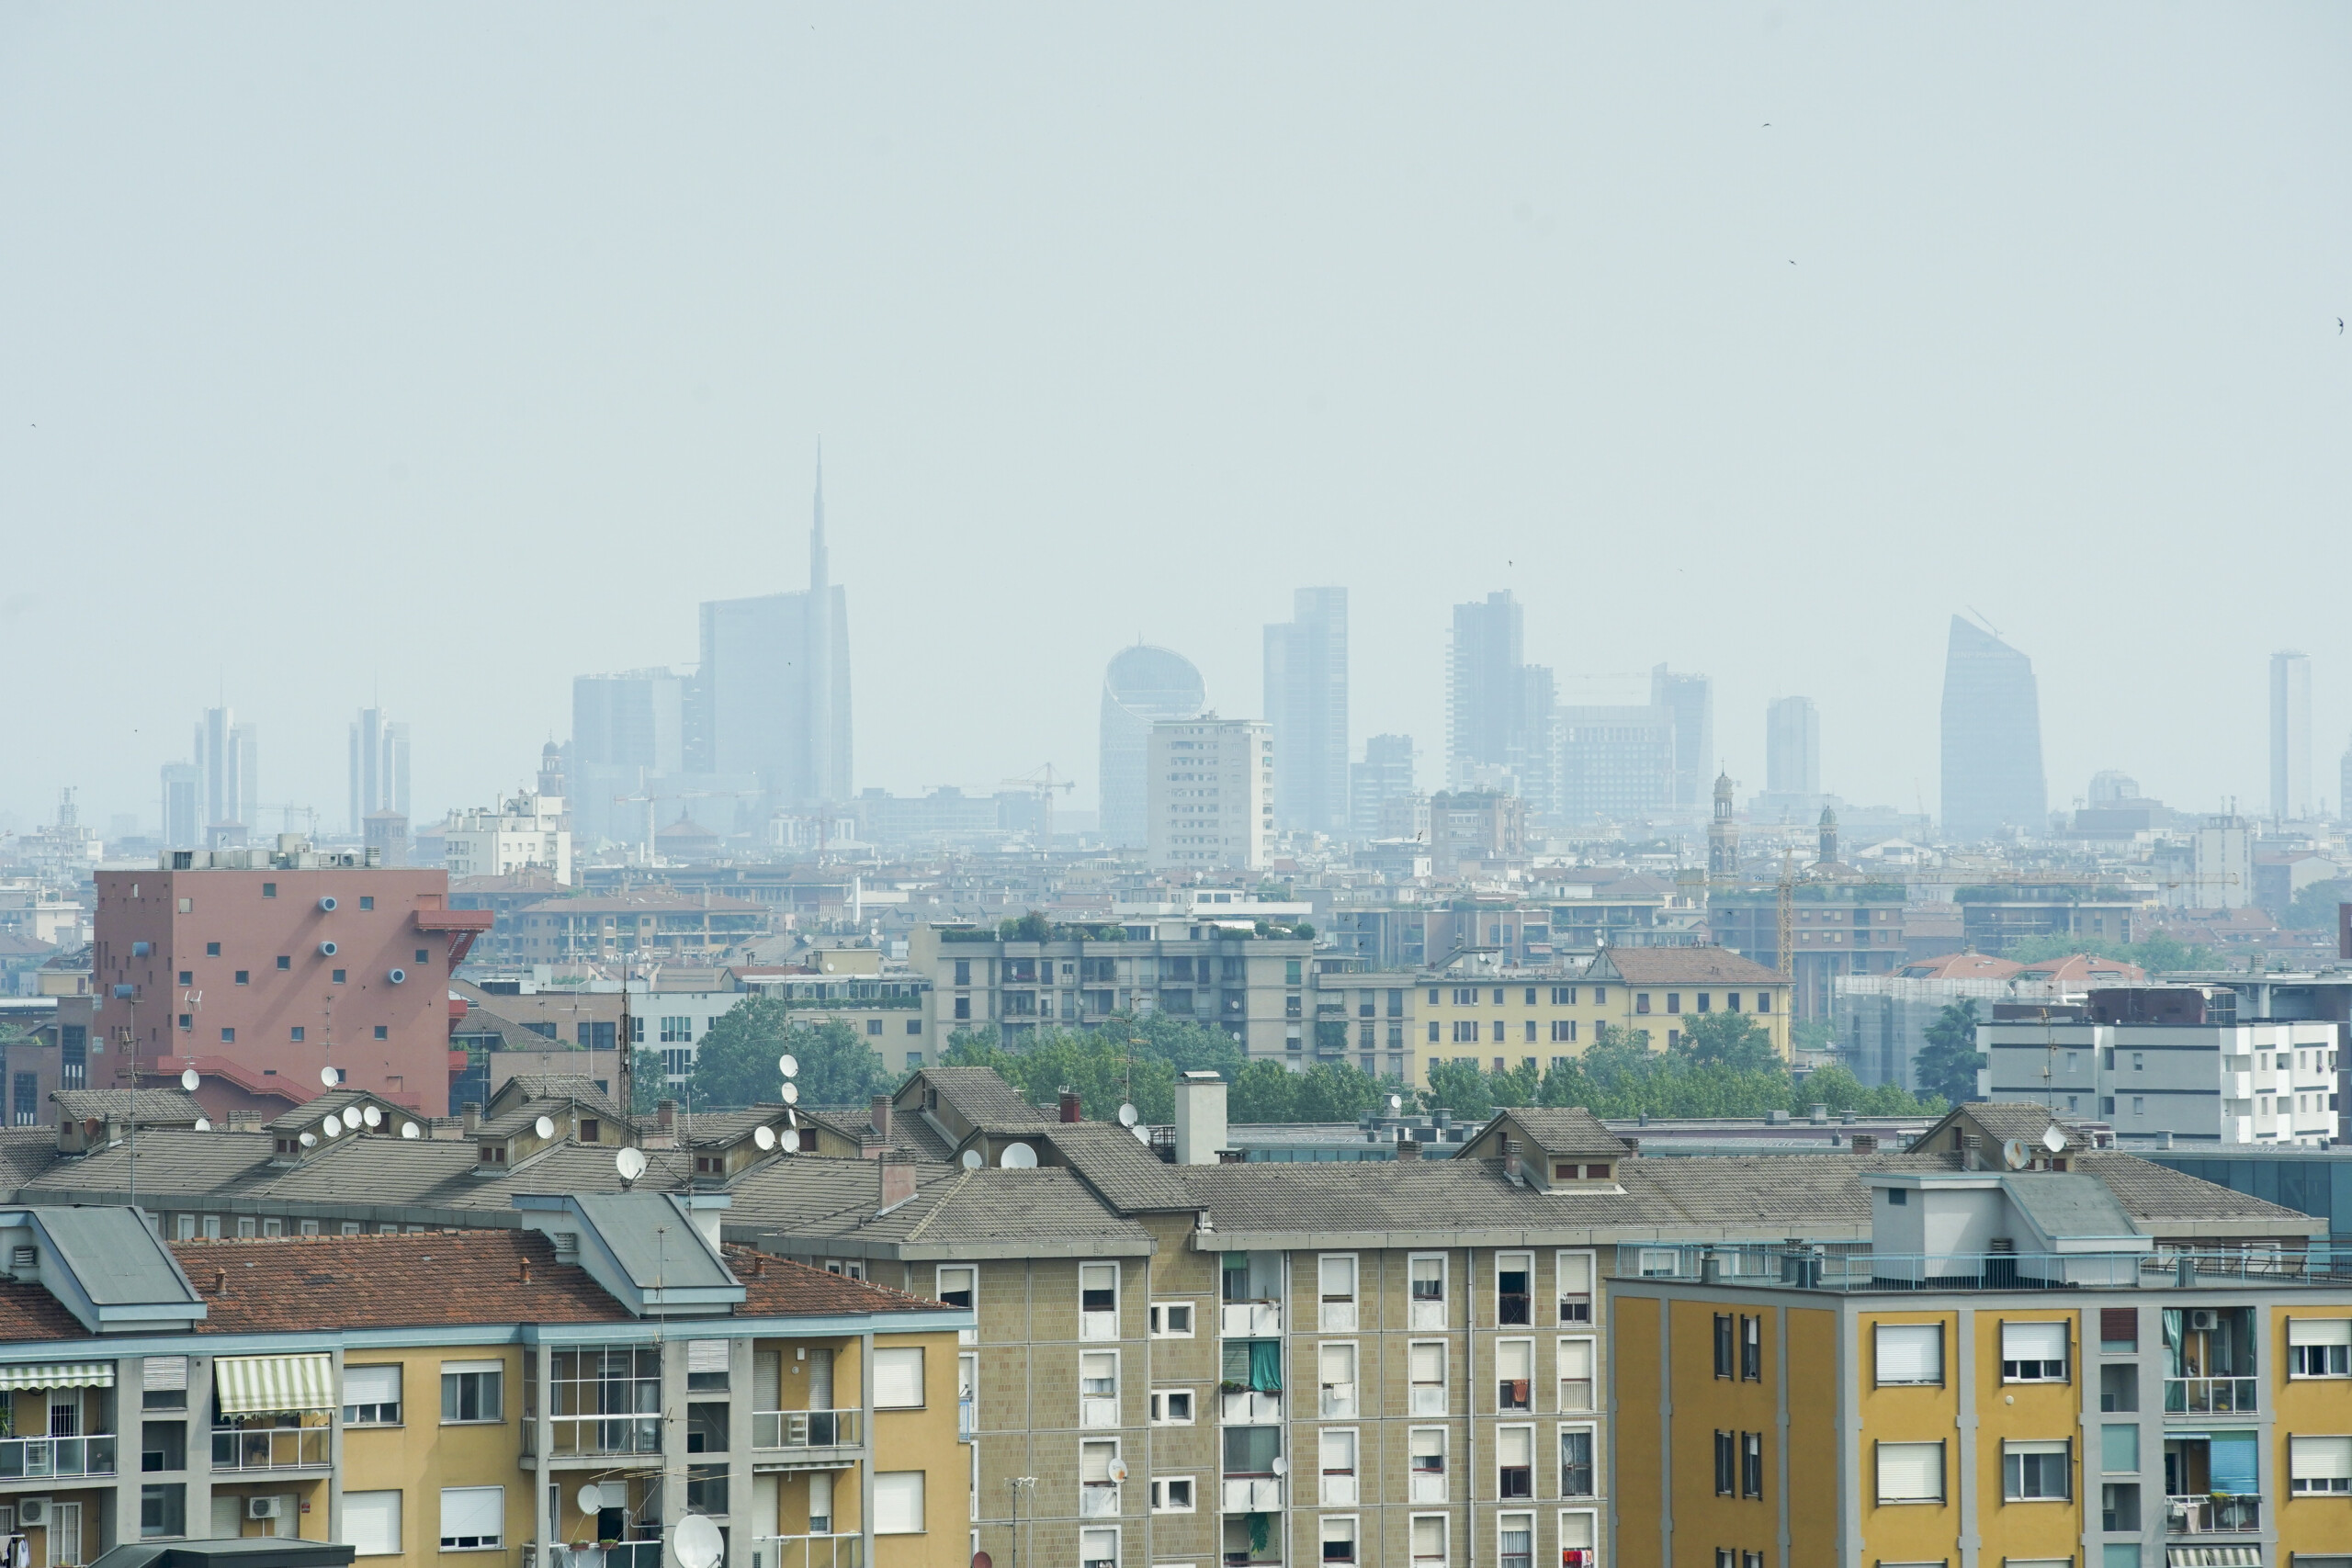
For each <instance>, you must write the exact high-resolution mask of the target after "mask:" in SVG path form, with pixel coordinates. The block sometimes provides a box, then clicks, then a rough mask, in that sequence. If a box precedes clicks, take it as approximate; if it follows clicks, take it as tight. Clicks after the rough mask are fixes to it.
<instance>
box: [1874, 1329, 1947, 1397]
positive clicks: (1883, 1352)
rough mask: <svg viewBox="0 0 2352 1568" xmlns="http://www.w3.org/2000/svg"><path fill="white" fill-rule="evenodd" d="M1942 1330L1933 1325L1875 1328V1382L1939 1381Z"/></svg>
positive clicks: (1942, 1340)
mask: <svg viewBox="0 0 2352 1568" xmlns="http://www.w3.org/2000/svg"><path fill="white" fill-rule="evenodd" d="M1943 1376H1944V1331H1943V1326H1942V1325H1940V1324H1934V1323H1882V1324H1880V1325H1878V1381H1879V1382H1882V1383H1923V1382H1925V1383H1931V1382H1942V1381H1943Z"/></svg>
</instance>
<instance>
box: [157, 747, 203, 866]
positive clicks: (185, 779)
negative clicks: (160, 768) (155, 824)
mask: <svg viewBox="0 0 2352 1568" xmlns="http://www.w3.org/2000/svg"><path fill="white" fill-rule="evenodd" d="M203 794H204V791H203V785H202V784H201V782H200V777H199V775H198V773H197V770H196V764H194V763H193V762H166V763H164V848H165V849H167V850H198V849H202V848H203V847H204V824H203V823H202V822H201V821H199V820H198V818H200V817H201V816H202V813H201V812H200V811H199V810H198V806H199V805H200V803H201V801H202V799H203Z"/></svg>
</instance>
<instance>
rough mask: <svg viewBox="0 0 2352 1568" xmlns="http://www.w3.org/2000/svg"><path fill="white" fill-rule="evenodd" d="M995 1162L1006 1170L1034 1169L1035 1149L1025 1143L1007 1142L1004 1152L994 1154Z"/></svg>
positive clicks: (1035, 1165)
mask: <svg viewBox="0 0 2352 1568" xmlns="http://www.w3.org/2000/svg"><path fill="white" fill-rule="evenodd" d="M996 1163H997V1164H999V1165H1001V1166H1002V1167H1004V1168H1005V1169H1007V1170H1035V1169H1036V1168H1037V1151H1036V1150H1035V1149H1033V1148H1031V1147H1030V1146H1029V1145H1026V1144H1007V1145H1004V1152H1003V1153H1002V1154H1001V1155H999V1156H996Z"/></svg>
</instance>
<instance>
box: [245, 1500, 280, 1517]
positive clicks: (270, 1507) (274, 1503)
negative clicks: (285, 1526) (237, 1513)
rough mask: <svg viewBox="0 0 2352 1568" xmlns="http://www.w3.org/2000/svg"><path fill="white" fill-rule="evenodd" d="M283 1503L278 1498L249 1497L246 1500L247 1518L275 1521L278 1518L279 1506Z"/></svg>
mask: <svg viewBox="0 0 2352 1568" xmlns="http://www.w3.org/2000/svg"><path fill="white" fill-rule="evenodd" d="M282 1501H283V1499H281V1498H277V1497H248V1498H246V1499H245V1517H247V1518H249V1519H274V1518H276V1517H277V1510H278V1506H279V1504H280V1503H281V1502H282Z"/></svg>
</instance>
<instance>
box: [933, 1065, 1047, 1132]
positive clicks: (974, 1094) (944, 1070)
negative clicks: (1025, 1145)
mask: <svg viewBox="0 0 2352 1568" xmlns="http://www.w3.org/2000/svg"><path fill="white" fill-rule="evenodd" d="M922 1078H923V1082H924V1083H925V1084H927V1085H928V1086H930V1087H931V1088H933V1089H937V1090H938V1091H939V1100H940V1103H941V1104H943V1105H944V1106H946V1107H947V1108H948V1109H949V1110H952V1111H955V1112H956V1115H958V1116H960V1117H962V1118H963V1119H964V1120H965V1121H967V1122H970V1123H972V1125H974V1126H976V1127H1023V1126H1031V1125H1034V1124H1035V1123H1037V1122H1050V1121H1051V1120H1053V1119H1052V1118H1051V1117H1049V1116H1047V1115H1046V1113H1045V1112H1044V1111H1040V1110H1038V1109H1037V1108H1036V1107H1035V1106H1034V1105H1032V1104H1030V1103H1029V1102H1028V1101H1027V1100H1023V1099H1022V1098H1021V1091H1020V1090H1019V1089H1014V1088H1013V1087H1012V1085H1011V1084H1010V1083H1007V1082H1006V1081H1005V1080H1004V1077H1003V1076H1002V1075H1001V1074H1000V1073H999V1072H998V1071H997V1070H996V1069H995V1068H994V1067H925V1068H923V1069H922Z"/></svg>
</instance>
